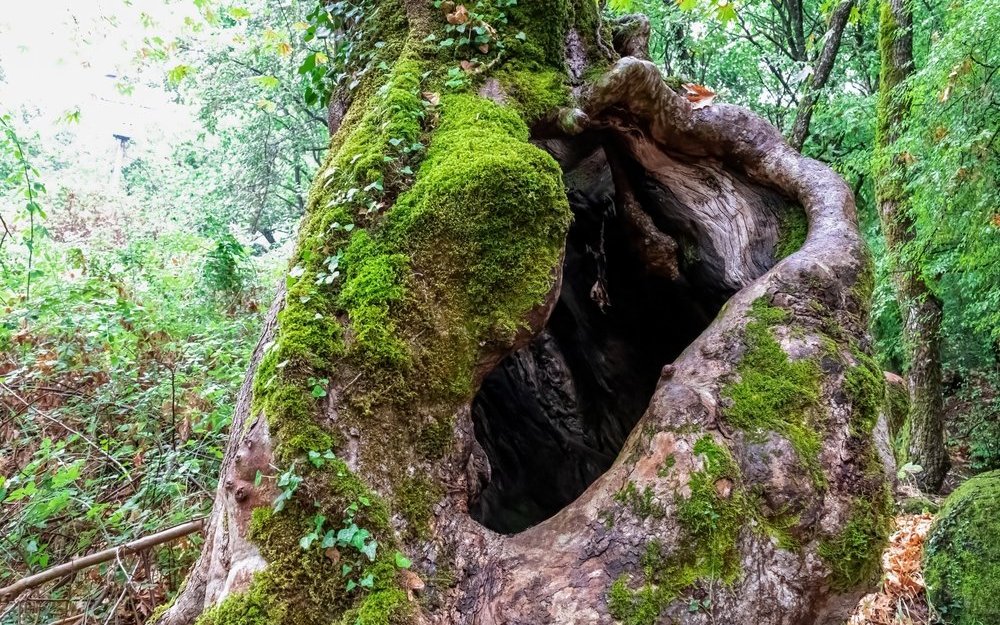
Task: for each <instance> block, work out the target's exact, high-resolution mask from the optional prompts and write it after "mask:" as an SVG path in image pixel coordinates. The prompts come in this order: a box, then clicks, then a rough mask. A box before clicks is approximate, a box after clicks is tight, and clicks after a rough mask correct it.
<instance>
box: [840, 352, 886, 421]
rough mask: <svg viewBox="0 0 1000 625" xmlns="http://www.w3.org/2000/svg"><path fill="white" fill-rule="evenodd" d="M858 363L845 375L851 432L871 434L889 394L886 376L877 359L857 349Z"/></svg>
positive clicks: (855, 355) (855, 354)
mask: <svg viewBox="0 0 1000 625" xmlns="http://www.w3.org/2000/svg"><path fill="white" fill-rule="evenodd" d="M854 358H855V359H856V360H857V361H858V364H857V366H854V367H849V368H848V369H847V373H846V374H845V375H844V390H845V391H846V392H847V396H848V397H849V398H850V400H851V422H850V431H851V434H852V435H853V436H859V437H865V438H867V437H869V436H870V435H871V433H872V430H874V429H875V424H876V422H877V421H878V417H879V413H880V412H881V410H882V405H883V402H884V401H885V397H886V392H887V391H886V387H885V376H884V375H883V373H882V368H881V367H880V366H879V365H878V363H877V362H875V360H874V359H873V358H872V357H870V356H868V355H866V354H863V353H861V352H860V351H856V352H855V353H854Z"/></svg>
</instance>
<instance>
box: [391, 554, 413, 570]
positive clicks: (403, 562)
mask: <svg viewBox="0 0 1000 625" xmlns="http://www.w3.org/2000/svg"><path fill="white" fill-rule="evenodd" d="M393 557H394V559H395V560H396V568H399V569H408V568H410V567H411V566H413V562H411V561H410V559H409V558H407V557H406V556H404V555H403V554H402V553H400V552H398V551H397V552H396V553H395V555H394V556H393Z"/></svg>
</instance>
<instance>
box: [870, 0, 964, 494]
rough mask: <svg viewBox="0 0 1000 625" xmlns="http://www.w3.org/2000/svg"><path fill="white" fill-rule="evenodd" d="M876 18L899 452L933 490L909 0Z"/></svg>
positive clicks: (936, 302)
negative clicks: (897, 341) (911, 123)
mask: <svg viewBox="0 0 1000 625" xmlns="http://www.w3.org/2000/svg"><path fill="white" fill-rule="evenodd" d="M880 16H881V17H880V22H879V49H880V51H881V59H882V63H881V74H880V81H879V98H878V128H877V131H878V132H877V137H876V148H875V149H876V154H875V176H876V181H877V183H876V185H875V187H876V189H875V191H876V196H877V197H876V200H877V202H878V207H879V216H880V218H881V223H882V233H883V235H884V236H885V241H886V247H887V249H888V251H889V254H890V255H891V259H892V267H893V278H894V282H895V285H896V297H897V299H898V300H899V307H900V310H901V311H902V315H903V342H904V346H905V348H906V354H907V358H908V361H909V363H908V364H909V369H908V371H907V378H908V382H909V388H910V413H909V422H908V425H907V428H906V434H905V437H906V440H905V441H903V443H902V445H903V447H905V449H906V454H905V455H906V460H907V461H908V462H912V463H914V464H917V465H919V466H920V467H921V468H922V471H921V472H920V473H918V474H917V475H916V480H917V483H918V484H919V486H920V488H921V489H923V490H926V491H930V492H936V491H937V490H938V489H939V488H940V487H941V483H942V482H943V481H944V477H945V474H947V473H948V467H949V461H948V452H947V450H946V449H945V445H944V394H943V384H942V380H941V354H940V349H941V347H940V345H941V337H940V334H941V313H942V311H941V301H940V299H938V297H937V295H935V294H934V292H933V290H931V288H930V285H929V284H928V283H927V280H926V278H925V277H924V276H923V275H922V273H921V269H920V267H919V264H918V263H917V261H916V259H915V258H914V252H913V250H912V249H910V248H912V247H913V242H914V240H915V236H916V233H915V232H914V228H915V225H914V222H913V217H912V215H911V214H910V201H909V197H908V194H907V191H906V175H907V174H906V169H907V162H908V160H909V159H910V156H909V155H908V154H906V153H905V152H903V150H902V149H901V148H900V147H899V146H898V144H897V142H898V140H899V138H900V137H901V136H902V134H903V133H904V131H905V128H906V124H907V122H908V119H909V114H910V95H909V93H908V87H907V85H906V79H907V78H908V77H909V76H910V75H911V74H912V73H913V17H912V11H911V9H910V5H909V0H885V1H884V3H883V5H882V10H881V13H880Z"/></svg>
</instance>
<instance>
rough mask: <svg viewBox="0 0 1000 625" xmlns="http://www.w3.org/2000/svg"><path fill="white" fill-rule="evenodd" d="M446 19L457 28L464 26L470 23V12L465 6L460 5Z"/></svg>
mask: <svg viewBox="0 0 1000 625" xmlns="http://www.w3.org/2000/svg"><path fill="white" fill-rule="evenodd" d="M445 19H447V20H448V23H449V24H453V25H455V26H457V25H459V24H464V23H466V22H468V21H469V10H468V9H466V8H465V5H464V4H460V5H458V6H457V7H455V10H454V11H452V12H451V13H449V14H448V15H447V17H446V18H445Z"/></svg>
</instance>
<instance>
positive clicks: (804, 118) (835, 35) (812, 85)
mask: <svg viewBox="0 0 1000 625" xmlns="http://www.w3.org/2000/svg"><path fill="white" fill-rule="evenodd" d="M854 5H855V0H844V1H843V2H841V3H840V4H838V5H837V8H836V9H834V10H833V15H832V16H830V26H829V28H827V31H826V41H825V43H824V44H823V49H822V50H821V51H820V53H819V57H817V59H816V63H815V66H814V67H813V73H812V75H811V76H809V78H808V79H807V81H806V85H805V93H804V95H803V96H802V99H801V100H800V101H799V106H798V109H797V110H796V111H795V122H794V123H793V124H792V134H791V136H790V137H789V138H788V145H790V146H792V147H793V148H795V149H796V150H801V149H802V146H803V145H804V144H805V142H806V138H807V137H808V136H809V122H810V121H812V114H813V109H814V108H815V107H816V101H817V100H818V99H819V96H820V94H821V93H822V92H823V88H824V87H826V82H827V80H829V79H830V73H831V72H832V71H833V66H834V63H836V61H837V54H838V53H839V52H840V41H841V39H842V38H843V36H844V28H846V27H847V21H848V19H849V18H850V17H851V11H852V10H853V9H854Z"/></svg>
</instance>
